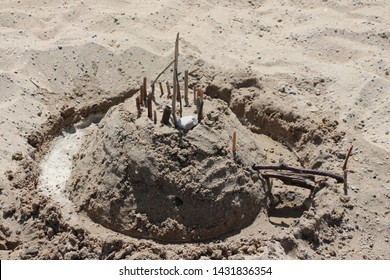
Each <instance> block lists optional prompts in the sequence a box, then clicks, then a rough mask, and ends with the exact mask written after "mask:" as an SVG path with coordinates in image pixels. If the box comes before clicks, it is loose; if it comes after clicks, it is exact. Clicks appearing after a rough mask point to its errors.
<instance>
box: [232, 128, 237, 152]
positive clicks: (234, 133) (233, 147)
mask: <svg viewBox="0 0 390 280" xmlns="http://www.w3.org/2000/svg"><path fill="white" fill-rule="evenodd" d="M236 151H237V133H236V131H233V139H232V152H233V156H235V155H236Z"/></svg>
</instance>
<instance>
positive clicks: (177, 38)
mask: <svg viewBox="0 0 390 280" xmlns="http://www.w3.org/2000/svg"><path fill="white" fill-rule="evenodd" d="M178 60H179V33H177V35H176V42H175V60H174V63H173V97H172V117H173V122H174V126H175V127H176V125H177V119H176V99H177V65H178Z"/></svg>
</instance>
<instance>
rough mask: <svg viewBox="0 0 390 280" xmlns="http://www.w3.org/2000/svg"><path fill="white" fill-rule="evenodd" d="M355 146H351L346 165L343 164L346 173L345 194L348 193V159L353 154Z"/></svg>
mask: <svg viewBox="0 0 390 280" xmlns="http://www.w3.org/2000/svg"><path fill="white" fill-rule="evenodd" d="M352 149H353V146H351V148H349V150H348V153H347V156H346V157H345V161H344V165H343V173H344V194H345V195H348V180H347V179H348V169H347V164H348V159H349V157H350V156H351V153H352Z"/></svg>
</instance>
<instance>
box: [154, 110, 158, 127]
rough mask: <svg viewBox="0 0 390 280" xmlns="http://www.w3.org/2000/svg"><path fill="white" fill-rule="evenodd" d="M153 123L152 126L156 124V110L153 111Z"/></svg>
mask: <svg viewBox="0 0 390 280" xmlns="http://www.w3.org/2000/svg"><path fill="white" fill-rule="evenodd" d="M153 121H154V124H157V112H156V110H154V111H153Z"/></svg>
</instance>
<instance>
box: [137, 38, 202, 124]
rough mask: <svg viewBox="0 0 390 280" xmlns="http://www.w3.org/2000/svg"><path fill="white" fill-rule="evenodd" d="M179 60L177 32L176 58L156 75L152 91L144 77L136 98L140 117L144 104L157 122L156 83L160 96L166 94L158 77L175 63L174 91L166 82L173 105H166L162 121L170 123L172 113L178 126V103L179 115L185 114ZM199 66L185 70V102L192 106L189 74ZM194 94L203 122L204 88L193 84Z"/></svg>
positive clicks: (200, 118)
mask: <svg viewBox="0 0 390 280" xmlns="http://www.w3.org/2000/svg"><path fill="white" fill-rule="evenodd" d="M178 62H179V33H177V36H176V43H175V54H174V59H173V60H172V61H171V62H170V63H169V64H168V66H167V67H165V68H164V70H163V71H161V73H159V74H158V75H157V77H156V79H155V80H154V81H153V82H152V83H151V85H150V87H151V92H150V93H149V94H148V92H147V78H146V77H145V78H144V79H143V83H142V85H141V86H140V95H139V97H137V99H136V106H137V112H138V117H141V114H142V108H141V107H142V106H145V107H147V110H148V118H153V120H154V123H155V124H156V123H157V112H156V110H154V111H153V108H152V106H153V105H152V103H153V101H155V95H154V94H155V87H156V83H157V82H158V84H159V87H160V92H161V95H160V98H161V97H163V95H164V87H163V83H162V82H161V81H158V79H159V78H160V77H161V75H162V74H163V73H164V72H165V71H167V70H168V69H169V68H170V67H171V66H172V65H173V79H172V80H173V87H172V88H173V90H172V91H173V92H171V86H170V83H169V82H168V81H167V82H166V88H167V98H168V99H170V98H171V99H172V106H166V107H165V108H164V111H163V116H162V119H161V123H162V124H165V125H168V124H169V122H170V117H171V115H172V120H173V124H174V126H175V127H176V126H177V112H176V109H177V104H179V112H178V113H179V116H180V118H181V117H182V116H183V102H182V99H183V98H182V95H181V93H180V84H179V75H180V73H179V72H178ZM198 70H199V68H196V69H194V70H192V71H188V70H186V71H185V72H184V103H185V105H184V106H186V107H189V106H190V101H189V85H188V77H189V75H191V74H193V73H194V72H196V71H198ZM193 95H194V104H195V105H196V112H197V117H198V122H201V120H202V119H203V103H204V93H203V91H202V90H200V89H197V87H196V85H194V86H193Z"/></svg>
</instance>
